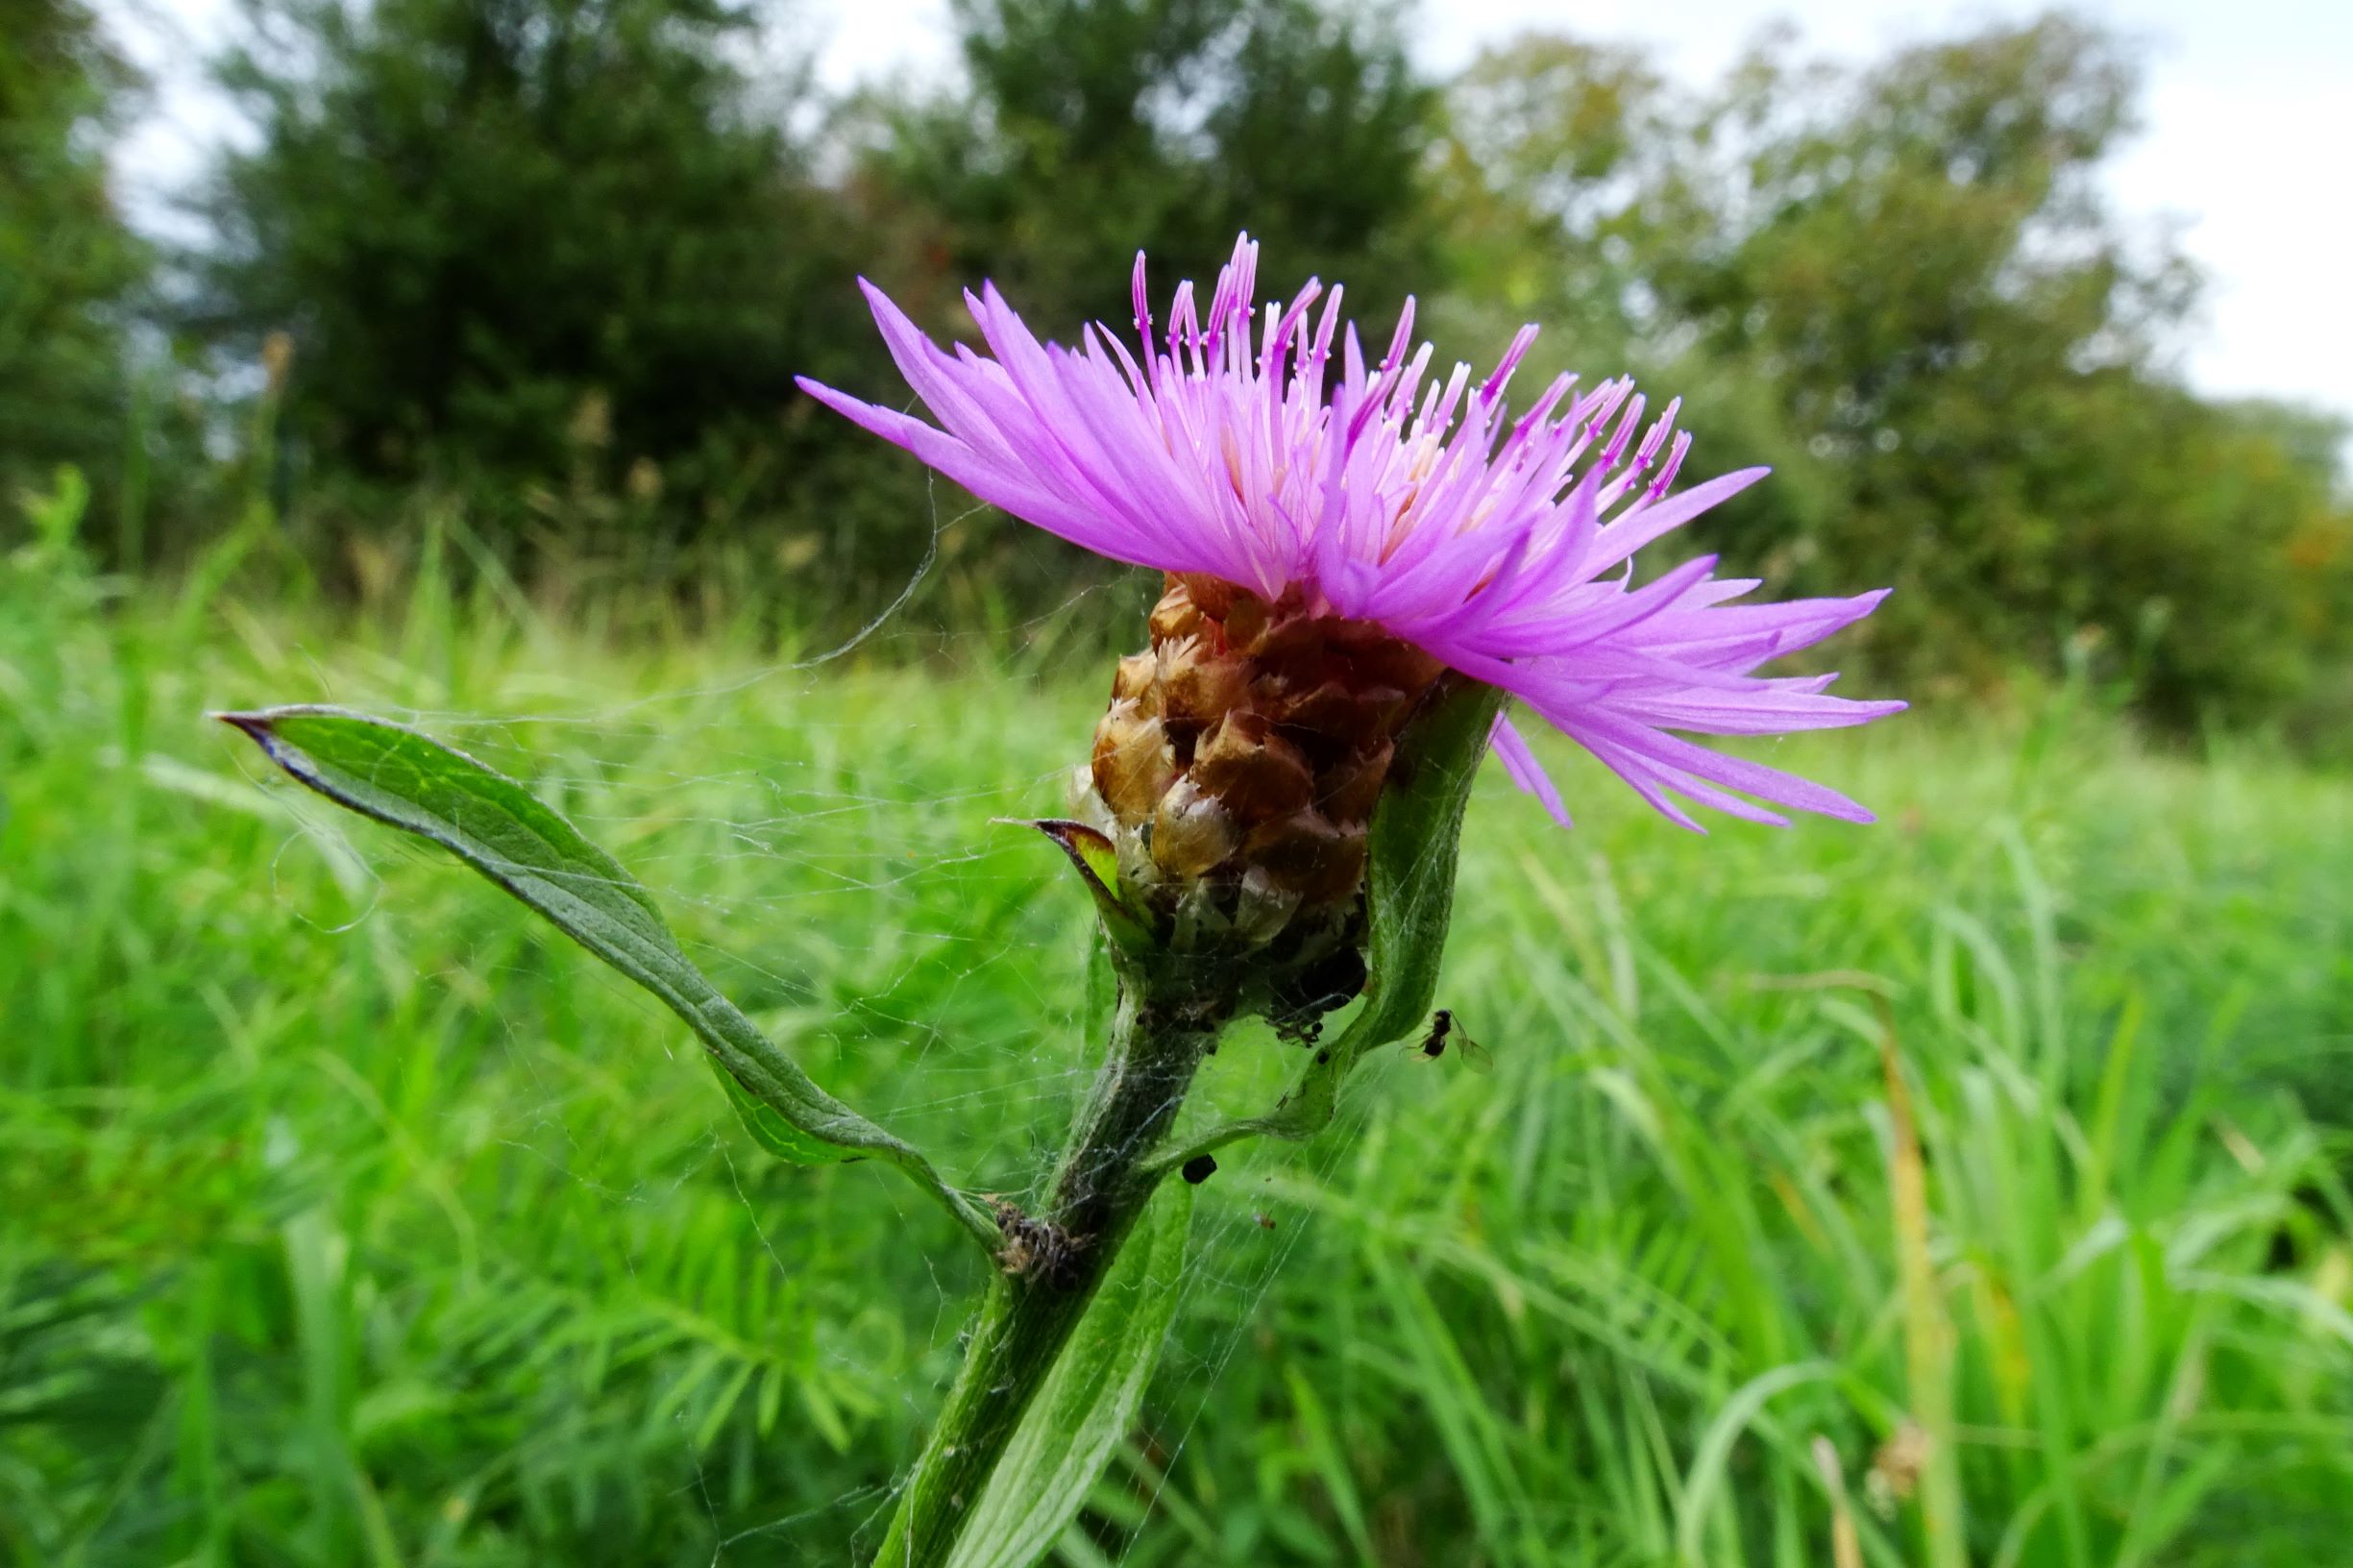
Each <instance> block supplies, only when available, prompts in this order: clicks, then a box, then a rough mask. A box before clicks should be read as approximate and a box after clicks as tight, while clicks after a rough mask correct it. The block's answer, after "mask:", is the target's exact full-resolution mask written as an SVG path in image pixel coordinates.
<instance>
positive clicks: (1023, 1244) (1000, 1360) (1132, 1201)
mask: <svg viewBox="0 0 2353 1568" xmlns="http://www.w3.org/2000/svg"><path fill="white" fill-rule="evenodd" d="M1152 989H1154V990H1156V991H1157V990H1162V989H1163V988H1157V987H1156V988H1152ZM1166 990H1167V992H1168V993H1174V992H1175V988H1166ZM1215 1039H1216V1030H1215V1028H1214V1027H1213V1025H1210V1024H1205V1023H1204V1022H1202V1021H1200V1020H1199V1018H1198V1017H1190V1016H1188V1015H1187V1014H1185V1013H1183V1012H1181V1011H1179V1010H1174V1009H1163V1008H1160V1007H1156V1006H1155V1005H1153V1004H1152V1003H1151V1002H1149V1001H1147V1000H1139V998H1138V996H1137V993H1136V989H1135V988H1134V987H1133V986H1132V985H1123V986H1122V989H1121V995H1120V1003H1119V1012H1118V1015H1117V1017H1116V1019H1115V1022H1114V1024H1113V1028H1112V1037H1111V1041H1110V1047H1109V1050H1108V1051H1107V1052H1106V1056H1105V1060H1104V1064H1103V1069H1102V1071H1101V1072H1100V1073H1098V1074H1097V1075H1096V1078H1095V1082H1094V1087H1093V1089H1092V1090H1091V1092H1090V1093H1089V1096H1088V1100H1087V1103H1086V1105H1085V1106H1083V1107H1082V1108H1081V1109H1080V1112H1079V1115H1078V1119H1077V1123H1076V1125H1075V1127H1074V1128H1073V1130H1072V1133H1071V1139H1070V1142H1069V1145H1068V1147H1067V1148H1066V1150H1065V1151H1064V1154H1063V1157H1062V1162H1061V1164H1060V1165H1059V1166H1058V1167H1057V1168H1056V1171H1055V1174H1054V1179H1053V1184H1052V1186H1051V1188H1050V1189H1049V1192H1050V1196H1049V1199H1048V1202H1047V1205H1046V1208H1045V1210H1044V1213H1043V1214H1042V1216H1041V1217H1039V1218H1036V1219H1030V1218H1026V1217H1022V1216H1018V1215H1015V1214H1012V1213H1010V1212H1008V1217H1007V1218H1006V1220H1005V1222H1004V1224H1005V1232H1006V1247H1005V1250H1004V1252H1003V1253H1002V1254H1001V1255H1000V1256H1001V1257H1002V1259H1003V1260H1004V1262H1005V1264H1006V1271H1005V1272H1004V1273H1002V1274H1000V1275H999V1276H998V1277H997V1278H996V1279H994V1280H993V1281H992V1282H991V1284H990V1286H989V1292H988V1295H987V1297H986V1298H985V1299H984V1300H983V1302H982V1304H981V1309H980V1313H979V1315H978V1316H977V1317H976V1318H975V1319H974V1320H973V1322H972V1326H971V1328H970V1330H969V1331H968V1343H967V1346H966V1350H965V1362H964V1369H963V1370H962V1371H961V1372H959V1373H958V1374H957V1377H956V1383H955V1385H954V1386H953V1387H951V1388H950V1389H949V1390H948V1395H947V1404H946V1407H945V1408H944V1409H943V1410H942V1411H941V1412H940V1419H939V1422H938V1424H937V1425H936V1426H934V1427H933V1429H932V1433H931V1436H930V1438H929V1439H928V1440H927V1441H926V1442H925V1443H924V1446H923V1452H922V1455H921V1457H920V1458H918V1459H917V1460H916V1464H915V1472H914V1474H913V1475H912V1476H911V1477H910V1478H909V1480H908V1482H907V1485H906V1489H905V1491H904V1492H903V1493H902V1494H901V1495H900V1498H899V1506H898V1511H897V1512H896V1513H895V1515H893V1517H892V1520H891V1528H890V1531H889V1533H888V1534H886V1535H885V1536H884V1538H883V1543H882V1547H881V1550H880V1551H879V1552H877V1553H876V1554H875V1556H874V1562H875V1564H876V1568H885V1565H887V1568H937V1565H938V1564H942V1563H944V1562H946V1561H947V1560H948V1557H949V1556H950V1554H951V1553H952V1552H953V1551H954V1548H955V1544H956V1539H957V1536H958V1535H959V1533H960V1532H961V1531H963V1528H964V1525H965V1521H966V1519H967V1518H968V1516H969V1514H970V1512H971V1509H972V1507H973V1506H974V1505H976V1504H977V1503H978V1502H979V1501H980V1498H981V1495H982V1494H983V1493H984V1492H985V1491H986V1490H987V1488H988V1484H989V1480H990V1477H991V1476H992V1475H993V1473H994V1472H995V1469H996V1466H997V1462H998V1460H999V1459H1001V1458H1003V1457H1004V1453H1005V1448H1006V1445H1007V1444H1008V1443H1010V1442H1011V1441H1012V1440H1013V1436H1014V1433H1016V1432H1017V1431H1018V1430H1019V1428H1020V1425H1021V1418H1022V1416H1023V1415H1024V1414H1025V1413H1027V1411H1028V1409H1029V1408H1030V1406H1031V1404H1032V1403H1033V1402H1034V1401H1035V1400H1036V1398H1037V1396H1038V1392H1039V1390H1040V1389H1041V1388H1042V1387H1043V1386H1044V1384H1045V1381H1046V1376H1047V1374H1048V1373H1050V1372H1051V1371H1052V1370H1053V1368H1054V1364H1055V1362H1056V1361H1057V1360H1059V1359H1060V1358H1061V1356H1062V1353H1063V1350H1064V1347H1065V1346H1066V1345H1067V1344H1068V1342H1069V1339H1070V1335H1071V1332H1072V1331H1073V1330H1074V1329H1076V1328H1077V1327H1078V1323H1079V1320H1080V1318H1082V1317H1084V1316H1085V1315H1086V1311H1087V1307H1088V1304H1089V1303H1090V1302H1091V1301H1092V1300H1093V1298H1094V1293H1095V1289H1096V1287H1097V1286H1100V1285H1101V1284H1102V1282H1103V1278H1104V1276H1105V1275H1106V1274H1108V1273H1109V1272H1110V1271H1111V1265H1112V1263H1113V1262H1114V1261H1115V1259H1116V1258H1117V1257H1118V1256H1119V1250H1120V1248H1122V1247H1123V1246H1125V1245H1126V1244H1127V1240H1128V1237H1129V1234H1130V1233H1131V1232H1132V1231H1133V1230H1134V1228H1135V1224H1136V1220H1137V1217H1138V1216H1139V1215H1140V1213H1142V1212H1143V1208H1144V1205H1145V1203H1146V1202H1147V1201H1148V1200H1149V1199H1150V1198H1151V1196H1152V1190H1153V1188H1154V1187H1155V1186H1156V1185H1157V1184H1158V1183H1159V1181H1160V1178H1161V1174H1162V1172H1161V1171H1160V1170H1159V1169H1158V1168H1156V1167H1155V1163H1154V1162H1153V1160H1152V1156H1153V1154H1154V1152H1155V1151H1156V1150H1157V1149H1158V1148H1159V1146H1160V1144H1161V1142H1162V1140H1163V1139H1164V1138H1165V1137H1166V1135H1167V1132H1168V1129H1169V1127H1170V1126H1171V1125H1172V1124H1173V1123H1174V1121H1175V1119H1176V1114H1177V1111H1178V1109H1179V1108H1180V1107H1181V1106H1182V1105H1183V1104H1184V1103H1185V1094H1186V1091H1187V1090H1189V1089H1190V1088H1191V1086H1192V1079H1193V1074H1194V1073H1195V1071H1197V1070H1198V1069H1199V1067H1200V1066H1201V1061H1202V1058H1204V1057H1205V1056H1207V1055H1208V1054H1209V1048H1210V1046H1211V1044H1212V1043H1213V1041H1215Z"/></svg>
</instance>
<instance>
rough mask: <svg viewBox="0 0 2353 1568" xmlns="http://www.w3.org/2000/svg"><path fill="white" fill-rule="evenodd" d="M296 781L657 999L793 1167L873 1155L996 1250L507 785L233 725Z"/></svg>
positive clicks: (961, 1202)
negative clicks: (523, 909)
mask: <svg viewBox="0 0 2353 1568" xmlns="http://www.w3.org/2000/svg"><path fill="white" fill-rule="evenodd" d="M219 717H220V718H221V719H222V720H223V722H225V723H231V724H233V725H235V726H236V727H237V728H238V729H241V730H243V731H244V732H245V733H246V734H248V735H250V736H252V737H253V739H254V740H255V741H256V742H257V743H258V744H259V745H260V747H261V749H262V750H263V751H264V752H266V753H268V755H269V758H270V760H271V761H273V762H275V763H277V764H278V766H279V767H281V768H282V769H284V770H285V771H286V772H288V773H290V774H292V775H293V776H294V777H295V779H296V780H297V781H299V782H301V783H302V784H304V785H306V786H307V787H309V788H310V789H312V790H315V791H317V792H318V793H319V794H321V795H323V796H327V798H328V799H330V800H332V801H334V802H335V803H336V804H337V805H340V806H346V807H349V808H350V809H351V810H353V811H355V812H358V813H359V814H360V815H361V816H363V817H372V818H374V819H375V820H376V821H380V822H384V823H388V824H389V825H391V826H393V827H397V828H400V829H401V830H402V831H404V832H407V833H413V834H415V835H417V836H418V837H419V838H423V839H429V840H431V841H432V842H433V843H435V844H437V845H441V846H442V847H443V848H445V849H447V850H449V851H450V852H451V853H452V854H453V855H455V856H456V857H457V858H458V859H459V860H461V861H464V862H465V863H466V864H467V865H468V866H471V867H473V868H474V869H475V870H478V871H479V872H481V873H482V875H484V876H486V877H488V878H489V879H490V880H491V881H493V882H495V883H497V884H498V885H499V886H500V887H502V888H504V889H505V890H506V891H507V892H508V893H510V894H514V895H515V896H516V897H517V898H519V899H521V900H522V901H523V902H524V903H526V904H528V905H529V906H530V907H531V908H532V909H534V910H536V911H538V912H539V913H540V914H541V915H543V916H545V917H546V918H547V919H549V920H550V921H551V922H552V923H553V924H554V925H555V927H556V928H557V929H558V930H560V931H562V932H563V933H564V934H565V935H567V936H569V937H571V938H572V939H573V940H574V941H575V942H577V943H579V944H580V945H581V946H583V947H585V948H587V949H588V950H589V951H590V952H591V953H594V954H595V955H596V956H597V957H599V958H601V959H602V960H603V961H604V962H605V963H607V964H609V965H611V966H612V967H613V968H616V969H618V970H620V971H621V972H622V973H623V974H625V975H627V976H628V977H629V978H630V979H631V980H634V981H636V982H637V983H638V984H639V985H640V986H643V987H644V988H645V989H646V990H648V991H650V992H652V993H653V994H654V995H656V996H658V997H660V998H661V1000H662V1002H663V1003H664V1005H666V1006H667V1007H669V1008H670V1010H671V1011H672V1012H674V1013H675V1014H677V1015H678V1017H680V1018H682V1019H684V1020H685V1021H686V1024H687V1027H688V1028H690V1029H692V1030H694V1032H695V1034H696V1036H697V1037H698V1038H699V1039H700V1040H701V1041H702V1043H703V1045H704V1047H705V1048H706V1049H707V1050H708V1051H709V1053H710V1060H711V1065H712V1066H713V1067H714V1068H715V1069H716V1070H717V1071H718V1072H719V1074H720V1080H721V1082H722V1083H723V1084H724V1085H725V1086H726V1088H727V1090H728V1098H729V1099H730V1100H731V1101H732V1102H733V1103H734V1105H735V1108H736V1111H737V1113H738V1114H739V1115H742V1117H743V1118H744V1123H745V1125H746V1126H747V1127H748V1129H749V1130H750V1132H751V1135H752V1137H753V1138H754V1139H757V1140H758V1141H759V1143H760V1144H761V1146H762V1147H764V1148H767V1149H769V1150H770V1151H771V1152H772V1153H775V1154H777V1155H780V1156H782V1157H783V1158H785V1159H787V1160H792V1161H795V1162H797V1163H799V1164H821V1163H826V1162H831V1161H839V1160H854V1159H860V1158H863V1157H867V1156H872V1157H874V1158H877V1159H882V1160H887V1161H889V1162H891V1163H892V1164H895V1165H897V1166H899V1167H900V1168H901V1169H903V1170H905V1171H907V1172H908V1173H909V1174H910V1175H912V1176H913V1177H914V1178H915V1179H916V1180H917V1182H918V1183H919V1185H921V1186H922V1187H923V1188H925V1189H926V1190H928V1191H930V1192H931V1193H932V1195H933V1196H935V1197H936V1198H938V1199H939V1200H940V1201H941V1202H942V1203H943V1204H944V1205H945V1206H946V1207H947V1209H948V1211H949V1213H953V1214H954V1215H955V1216H956V1218H957V1221H958V1222H959V1223H960V1224H962V1225H964V1226H965V1228H966V1229H968V1230H969V1231H971V1232H973V1233H974V1234H975V1235H976V1236H978V1237H980V1238H981V1239H982V1241H983V1242H984V1244H985V1245H987V1246H989V1247H990V1248H991V1249H992V1250H993V1249H994V1247H995V1246H996V1245H997V1242H998V1240H999V1237H998V1235H997V1229H996V1224H995V1221H994V1220H993V1219H992V1218H991V1217H990V1216H989V1214H988V1213H987V1212H986V1211H985V1210H983V1209H982V1208H980V1206H979V1205H977V1204H975V1203H973V1202H972V1201H971V1200H969V1199H968V1198H966V1197H965V1196H964V1195H963V1194H962V1193H959V1192H957V1191H956V1190H955V1189H954V1188H950V1187H948V1186H947V1184H946V1183H945V1182H944V1181H942V1180H941V1178H940V1176H939V1174H938V1172H936V1171H935V1170H934V1169H933V1168H932V1165H931V1163H930V1162H929V1161H927V1160H925V1159H924V1158H923V1156H922V1155H920V1154H919V1153H918V1152H917V1151H916V1150H915V1149H913V1148H911V1147H909V1146H908V1145H907V1144H905V1143H903V1142H901V1141H900V1140H899V1139H896V1138H894V1137H893V1136H891V1134H889V1133H887V1132H885V1131H884V1130H883V1129H882V1128H880V1127H878V1126H876V1125H875V1124H874V1123H872V1122H870V1121H869V1120H867V1118H866V1117H864V1116H862V1115H859V1114H858V1113H857V1112H855V1111H853V1110H851V1109H850V1108H849V1107H848V1106H846V1105H844V1104H843V1103H842V1102H841V1101H839V1100H837V1099H835V1098H834V1097H833V1096H832V1095H830V1094H828V1093H826V1092H825V1091H824V1090H821V1089H820V1088H819V1087H818V1086H817V1085H816V1084H815V1083H813V1082H812V1081H811V1080H810V1078H809V1076H808V1075H807V1074H806V1073H804V1072H802V1071H801V1070H800V1068H799V1067H798V1066H795V1065H794V1064H793V1062H792V1060H791V1059H790V1058H788V1057H787V1056H785V1054H784V1053H783V1052H782V1051H780V1050H779V1049H777V1047H776V1045H775V1043H774V1042H773V1041H770V1040H769V1039H768V1037H767V1036H766V1035H764V1034H762V1033H761V1032H760V1030H759V1027H758V1026H757V1025H755V1024H754V1023H753V1022H752V1021H751V1020H750V1019H749V1018H748V1017H745V1016H744V1014H743V1012H742V1011H741V1010H740V1009H738V1008H737V1007H736V1005H735V1004H734V1003H733V1002H730V1001H729V1000H727V998H726V997H724V996H723V995H721V994H720V992H719V989H718V988H717V987H716V986H714V985H712V984H711V982H710V980H709V978H708V977H707V976H705V975H704V974H703V972H702V971H701V970H700V969H699V968H696V967H695V965H694V964H693V962H692V961H690V960H689V959H688V958H687V956H686V954H685V953H684V952H683V951H681V950H680V948H679V946H678V943H677V939H676V938H675V937H674V936H672V935H671V932H670V927H669V926H668V925H667V924H666V923H665V922H664V921H663V919H662V915H661V911H660V910H659V909H658V908H657V907H656V906H655V904H654V901H653V896H652V894H649V893H648V892H647V891H646V890H645V889H644V888H643V887H642V886H640V885H639V884H638V882H637V880H636V879H635V878H634V877H632V876H630V875H629V873H628V872H627V871H625V870H623V869H622V867H621V863H620V862H618V861H616V860H615V859H613V857H612V856H610V855H608V854H606V853H605V852H604V851H603V850H602V849H600V848H598V847H597V846H596V845H594V844H591V843H590V842H589V841H588V840H587V839H586V838H585V837H583V836H582V835H581V833H580V831H579V829H577V828H576V827H574V826H573V825H572V823H571V822H569V821H566V820H565V819H564V817H563V816H562V815H561V814H560V813H558V812H556V811H554V810H553V809H551V807H549V806H548V805H547V804H546V803H544V802H543V801H541V800H540V799H538V798H537V797H536V796H533V795H532V794H531V793H530V792H529V791H528V790H527V789H525V788H524V787H523V786H522V785H520V784H518V783H516V782H515V781H514V780H513V779H511V778H508V777H506V776H505V775H504V774H502V773H499V772H493V771H492V770H490V769H488V768H485V767H483V766H482V765H481V764H480V763H478V762H477V761H475V760H474V759H473V758H472V757H469V756H467V755H465V754H464V753H463V752H460V751H454V750H452V749H451V748H450V747H446V746H443V745H442V744H440V743H439V742H438V741H435V740H432V739H430V738H429V737H428V736H425V735H422V734H419V733H418V732H417V731H415V730H413V729H409V728H407V727H406V726H405V725H402V724H395V723H388V722H387V721H384V720H381V719H374V718H370V717H369V716H367V715H366V714H362V713H354V712H351V711H349V710H347V709H342V708H331V707H285V708H270V709H266V710H264V711H262V712H258V713H225V714H222V715H220V716H219Z"/></svg>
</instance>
